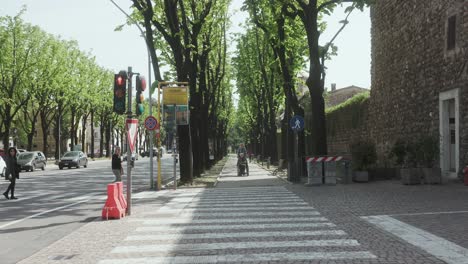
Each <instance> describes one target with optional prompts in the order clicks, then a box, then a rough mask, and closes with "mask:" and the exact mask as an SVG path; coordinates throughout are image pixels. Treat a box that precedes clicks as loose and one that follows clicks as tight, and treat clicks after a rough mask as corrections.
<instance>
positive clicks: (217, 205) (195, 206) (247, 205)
mask: <svg viewBox="0 0 468 264" xmlns="http://www.w3.org/2000/svg"><path fill="white" fill-rule="evenodd" d="M265 205H270V206H272V205H277V206H288V205H307V203H306V202H294V203H292V202H287V201H285V202H280V201H277V202H274V203H273V202H272V203H270V202H256V203H247V204H245V203H231V204H229V206H230V207H259V208H263V207H264V206H265ZM169 206H171V205H169ZM173 206H176V207H177V206H178V205H177V204H174V205H173ZM184 206H187V205H184ZM215 207H221V208H226V205H222V204H213V205H207V204H204V205H203V204H202V205H197V204H195V205H188V206H187V207H186V208H215Z"/></svg>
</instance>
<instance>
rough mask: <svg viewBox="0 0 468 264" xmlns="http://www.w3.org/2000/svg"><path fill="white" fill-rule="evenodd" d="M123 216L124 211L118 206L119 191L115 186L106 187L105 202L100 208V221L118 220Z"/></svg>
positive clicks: (110, 184)
mask: <svg viewBox="0 0 468 264" xmlns="http://www.w3.org/2000/svg"><path fill="white" fill-rule="evenodd" d="M124 216H125V209H124V208H123V207H122V205H121V204H120V199H119V190H118V188H117V184H115V183H109V184H108V185H107V201H106V204H105V205H104V208H102V219H109V218H111V219H112V218H113V219H120V218H122V217H124Z"/></svg>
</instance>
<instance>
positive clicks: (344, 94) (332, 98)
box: [325, 83, 369, 108]
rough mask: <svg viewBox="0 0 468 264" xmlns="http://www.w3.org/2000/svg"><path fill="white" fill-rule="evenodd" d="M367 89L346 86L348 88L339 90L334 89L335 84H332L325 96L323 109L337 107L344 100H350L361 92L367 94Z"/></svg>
mask: <svg viewBox="0 0 468 264" xmlns="http://www.w3.org/2000/svg"><path fill="white" fill-rule="evenodd" d="M368 91H369V90H368V89H365V88H361V87H358V86H354V85H351V86H348V87H343V88H340V89H336V84H334V83H332V85H331V91H330V92H329V93H328V94H327V97H326V100H325V107H326V108H329V107H333V106H336V105H339V104H341V103H343V102H345V101H346V100H348V99H350V98H351V97H353V96H355V95H356V94H358V93H362V92H368Z"/></svg>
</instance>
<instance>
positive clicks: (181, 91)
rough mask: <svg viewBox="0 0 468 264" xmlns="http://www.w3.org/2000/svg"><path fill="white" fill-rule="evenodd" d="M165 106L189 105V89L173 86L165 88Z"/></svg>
mask: <svg viewBox="0 0 468 264" xmlns="http://www.w3.org/2000/svg"><path fill="white" fill-rule="evenodd" d="M163 104H165V105H188V87H186V86H185V87H180V86H172V87H164V90H163Z"/></svg>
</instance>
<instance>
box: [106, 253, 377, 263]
mask: <svg viewBox="0 0 468 264" xmlns="http://www.w3.org/2000/svg"><path fill="white" fill-rule="evenodd" d="M375 258H377V257H376V256H375V255H373V254H371V253H370V252H368V251H349V252H345V251H338V252H294V254H291V253H264V254H241V255H208V256H175V257H146V258H126V259H106V260H101V261H99V262H98V264H167V263H171V264H192V263H219V262H232V263H241V262H258V261H284V262H286V261H289V260H298V261H300V260H303V261H307V260H318V259H329V260H338V259H375Z"/></svg>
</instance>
